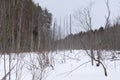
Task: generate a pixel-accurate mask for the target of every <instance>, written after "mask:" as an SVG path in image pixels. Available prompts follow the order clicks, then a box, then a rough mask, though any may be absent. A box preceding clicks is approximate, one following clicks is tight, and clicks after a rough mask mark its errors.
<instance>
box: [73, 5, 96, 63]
mask: <svg viewBox="0 0 120 80" xmlns="http://www.w3.org/2000/svg"><path fill="white" fill-rule="evenodd" d="M92 5H93V3H90V5H89V6H88V7H86V8H84V9H83V10H77V11H76V13H75V15H74V18H75V19H76V21H77V23H78V24H79V26H80V27H81V28H83V29H84V30H85V31H92V17H91V9H92ZM91 40H92V39H91V34H89V35H88V39H87V41H86V42H85V44H86V43H87V42H89V46H90V51H91V56H92V57H94V54H93V48H92V43H91V42H92V41H91ZM87 46H88V45H87ZM92 57H91V62H92V65H93V58H92Z"/></svg>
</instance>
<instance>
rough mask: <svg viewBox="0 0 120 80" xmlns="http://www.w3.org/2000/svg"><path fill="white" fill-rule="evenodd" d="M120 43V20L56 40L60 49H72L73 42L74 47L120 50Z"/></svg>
mask: <svg viewBox="0 0 120 80" xmlns="http://www.w3.org/2000/svg"><path fill="white" fill-rule="evenodd" d="M71 39H72V40H71ZM90 39H91V40H90ZM119 43H120V23H119V22H116V23H114V24H113V25H109V26H108V27H107V28H103V27H100V28H99V29H98V30H89V31H87V32H79V33H77V34H74V35H73V34H71V35H68V36H67V37H65V38H64V39H61V40H58V41H56V44H58V46H59V49H64V48H65V49H70V44H71V45H72V46H71V47H72V49H90V48H91V47H92V48H93V49H94V50H99V49H101V50H120V45H119Z"/></svg>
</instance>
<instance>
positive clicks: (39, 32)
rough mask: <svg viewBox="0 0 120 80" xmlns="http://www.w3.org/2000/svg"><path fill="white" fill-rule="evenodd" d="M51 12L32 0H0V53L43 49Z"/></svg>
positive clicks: (48, 41)
mask: <svg viewBox="0 0 120 80" xmlns="http://www.w3.org/2000/svg"><path fill="white" fill-rule="evenodd" d="M51 21H52V14H51V13H49V12H48V10H47V9H42V8H41V7H40V6H39V5H37V4H34V3H33V1H32V0H0V53H11V52H30V51H42V50H45V49H46V47H47V46H49V44H50V39H51V38H50V36H51V34H50V33H51V28H50V26H51Z"/></svg>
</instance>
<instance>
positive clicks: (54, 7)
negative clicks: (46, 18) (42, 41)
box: [33, 0, 120, 32]
mask: <svg viewBox="0 0 120 80" xmlns="http://www.w3.org/2000/svg"><path fill="white" fill-rule="evenodd" d="M33 1H35V3H39V4H40V6H42V7H43V8H45V7H46V8H47V9H48V10H49V11H50V12H51V13H52V14H53V17H54V18H57V20H60V17H61V18H62V20H63V18H64V17H65V16H69V15H70V14H72V15H73V14H74V11H76V10H77V9H80V8H84V7H85V6H87V5H88V4H89V3H90V2H94V5H93V7H92V19H93V22H92V23H93V29H96V28H99V27H100V26H104V24H105V23H104V22H105V16H106V15H107V12H106V11H107V9H106V6H105V1H104V0H33ZM109 2H110V10H111V19H112V20H114V19H115V17H117V16H118V14H119V11H120V0H109ZM80 30H81V29H79V28H78V27H73V32H76V31H77V32H78V31H80Z"/></svg>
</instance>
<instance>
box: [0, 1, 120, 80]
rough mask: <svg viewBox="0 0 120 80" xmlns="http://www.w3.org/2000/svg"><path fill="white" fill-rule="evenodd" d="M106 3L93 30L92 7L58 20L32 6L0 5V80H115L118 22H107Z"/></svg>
mask: <svg viewBox="0 0 120 80" xmlns="http://www.w3.org/2000/svg"><path fill="white" fill-rule="evenodd" d="M66 1H67V0H66ZM51 2H52V1H51ZM81 2H82V1H81ZM109 2H110V0H104V4H105V7H106V10H107V15H106V16H105V20H104V21H105V22H104V23H105V25H103V26H101V27H100V26H96V28H97V27H99V29H93V23H92V19H93V18H92V16H93V15H92V14H91V13H92V12H91V10H92V5H93V4H91V3H90V5H88V6H87V7H84V8H82V9H78V10H77V11H76V12H75V13H74V14H73V15H72V14H68V15H67V17H66V16H65V17H64V19H61V17H60V20H58V19H56V18H55V19H54V17H53V16H54V15H53V13H52V12H51V11H50V10H48V9H47V8H46V5H45V4H44V5H45V7H44V8H43V7H42V5H40V4H38V3H35V0H34V1H33V0H0V80H61V79H62V80H74V79H75V80H88V79H89V77H90V79H89V80H94V79H95V77H96V78H97V80H106V79H107V80H112V79H113V80H119V78H118V77H119V75H117V74H120V68H119V64H120V44H119V43H120V17H119V16H117V18H115V21H114V22H112V20H111V10H110V5H109V4H110V3H109ZM39 3H40V2H39ZM48 4H50V2H49V3H48ZM67 4H68V3H67ZM52 6H54V5H53V4H52ZM49 7H50V6H49ZM55 7H56V8H57V7H59V6H58V5H56V6H54V8H55ZM59 8H61V7H59ZM60 14H61V13H60ZM100 14H101V13H100ZM68 16H69V17H68ZM98 19H99V18H98ZM74 23H76V24H78V25H77V27H80V28H81V29H80V30H79V32H78V33H75V34H73V33H72V31H73V28H74V27H76V26H74V25H73V24H74ZM82 29H84V30H83V31H82ZM63 36H64V37H63ZM114 69H115V71H116V72H114ZM77 70H78V72H77V73H74V71H77ZM97 71H98V72H97ZM101 71H102V72H101ZM60 72H61V73H60ZM101 73H102V74H103V75H102V74H101ZM111 75H112V76H113V77H111ZM61 76H62V78H59V77H61ZM76 76H77V78H76ZM86 76H88V77H86ZM92 76H93V77H92ZM100 76H101V77H100ZM107 76H108V77H107ZM116 76H117V77H116ZM91 77H92V78H93V79H92V78H91ZM98 77H99V78H98ZM104 77H105V78H104ZM106 77H107V78H106Z"/></svg>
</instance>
